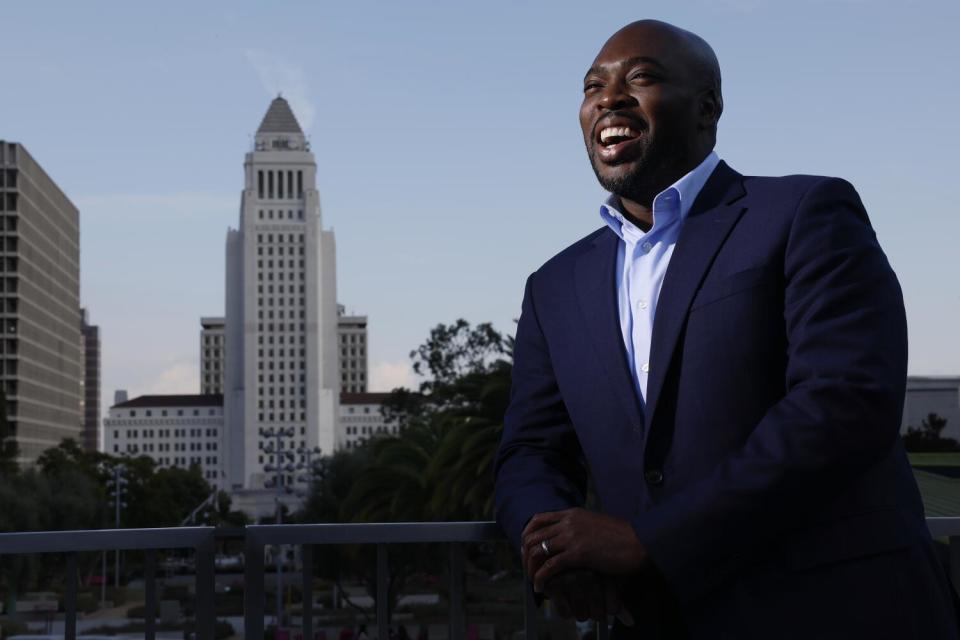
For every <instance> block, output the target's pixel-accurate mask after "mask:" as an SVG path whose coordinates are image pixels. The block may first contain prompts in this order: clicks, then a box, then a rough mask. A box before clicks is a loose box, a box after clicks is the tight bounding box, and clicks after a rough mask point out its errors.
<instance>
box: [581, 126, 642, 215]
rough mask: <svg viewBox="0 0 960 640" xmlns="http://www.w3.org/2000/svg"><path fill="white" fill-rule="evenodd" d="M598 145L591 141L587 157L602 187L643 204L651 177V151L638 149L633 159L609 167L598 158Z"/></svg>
mask: <svg viewBox="0 0 960 640" xmlns="http://www.w3.org/2000/svg"><path fill="white" fill-rule="evenodd" d="M596 144H597V143H596V142H593V141H592V140H591V141H590V143H589V144H588V146H587V155H588V156H589V158H590V166H591V167H592V168H593V173H594V175H596V176H597V182H599V183H600V186H601V187H603V188H604V189H605V190H606V191H609V192H610V193H612V194H614V195H616V196H619V197H621V198H626V199H628V200H633V201H634V202H643V201H644V194H645V193H647V191H648V186H649V185H648V183H649V181H650V177H651V176H650V174H651V170H650V169H651V163H650V157H649V156H650V149H649V148H648V147H647V146H646V145H644V146H643V148H641V149H638V151H637V153H636V154H635V156H634V157H633V158H630V159H628V160H624V161H622V162H620V163H618V164H616V165H609V164H604V163H603V162H601V161H600V160H599V158H598V157H597V155H598V154H597V153H596ZM623 165H629V167H623ZM613 168H615V169H617V170H616V172H615V173H614V172H611V171H610V169H613Z"/></svg>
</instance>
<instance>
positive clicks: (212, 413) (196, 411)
mask: <svg viewBox="0 0 960 640" xmlns="http://www.w3.org/2000/svg"><path fill="white" fill-rule="evenodd" d="M183 411H184V410H183V409H177V417H183V415H184V413H183ZM144 415H145V416H146V417H148V418H150V417H153V410H152V409H147V410H146V411H144ZM160 415H161V416H162V417H164V418H166V417H167V410H166V409H161V410H160ZM193 415H195V416H199V415H200V409H194V410H193ZM207 415H208V416H215V415H217V410H216V409H207ZM130 417H131V418H136V417H137V410H136V409H130Z"/></svg>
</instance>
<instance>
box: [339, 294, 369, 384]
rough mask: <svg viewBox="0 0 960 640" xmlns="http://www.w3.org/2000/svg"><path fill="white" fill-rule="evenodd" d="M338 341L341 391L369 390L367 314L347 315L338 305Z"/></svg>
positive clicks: (344, 309)
mask: <svg viewBox="0 0 960 640" xmlns="http://www.w3.org/2000/svg"><path fill="white" fill-rule="evenodd" d="M337 343H338V345H339V346H338V347H337V348H338V352H339V355H340V391H341V392H342V393H364V392H366V390H367V316H355V315H347V313H346V308H345V307H344V306H343V305H342V304H341V305H337Z"/></svg>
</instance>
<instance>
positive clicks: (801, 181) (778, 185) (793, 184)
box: [743, 174, 853, 202]
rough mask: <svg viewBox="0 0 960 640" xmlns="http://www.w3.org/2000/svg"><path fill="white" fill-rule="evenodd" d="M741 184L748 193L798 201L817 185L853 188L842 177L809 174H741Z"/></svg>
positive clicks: (755, 195) (761, 196)
mask: <svg viewBox="0 0 960 640" xmlns="http://www.w3.org/2000/svg"><path fill="white" fill-rule="evenodd" d="M743 185H744V188H745V189H746V192H747V194H748V195H752V196H754V197H760V198H766V197H770V198H776V199H779V200H781V201H786V202H789V201H798V200H800V199H802V198H803V196H804V195H806V194H807V193H808V192H810V190H811V189H813V188H815V187H817V186H819V185H835V186H837V187H841V188H846V189H850V190H853V185H851V184H850V183H849V182H847V181H846V180H844V179H843V178H836V177H833V176H818V175H810V174H793V175H788V176H743Z"/></svg>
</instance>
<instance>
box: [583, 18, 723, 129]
mask: <svg viewBox="0 0 960 640" xmlns="http://www.w3.org/2000/svg"><path fill="white" fill-rule="evenodd" d="M651 39H653V40H659V41H662V42H664V43H666V45H667V46H669V47H670V49H671V50H672V51H673V53H674V54H675V55H676V56H677V58H678V59H679V60H680V61H681V64H682V65H683V66H684V67H685V68H686V70H687V71H688V72H689V74H690V79H691V80H692V81H693V82H695V83H696V84H697V85H698V86H699V87H700V88H701V89H703V90H711V91H713V92H714V93H715V94H716V101H717V106H718V109H719V110H720V111H722V110H723V95H722V93H721V92H720V62H719V60H717V54H716V53H714V51H713V47H711V46H710V44H709V43H708V42H707V41H706V40H704V39H703V38H701V37H700V36H698V35H697V34H695V33H693V32H692V31H687V30H686V29H681V28H680V27H677V26H675V25H672V24H670V23H669V22H663V21H661V20H637V21H636V22H631V23H630V24H628V25H627V26H625V27H623V28H622V29H620V30H619V31H617V32H616V33H614V34H613V35H612V36H610V38H609V39H608V40H607V42H606V43H605V44H604V45H603V49H601V50H600V54H598V55H597V58H598V59H599V58H600V57H601V56H602V55H603V52H604V50H605V49H607V48H608V47H610V46H617V45H618V44H621V41H623V40H627V41H631V40H634V41H635V40H651ZM719 117H720V113H719V112H718V113H717V118H718V119H719ZM714 131H715V130H714Z"/></svg>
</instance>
